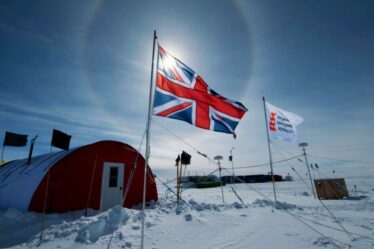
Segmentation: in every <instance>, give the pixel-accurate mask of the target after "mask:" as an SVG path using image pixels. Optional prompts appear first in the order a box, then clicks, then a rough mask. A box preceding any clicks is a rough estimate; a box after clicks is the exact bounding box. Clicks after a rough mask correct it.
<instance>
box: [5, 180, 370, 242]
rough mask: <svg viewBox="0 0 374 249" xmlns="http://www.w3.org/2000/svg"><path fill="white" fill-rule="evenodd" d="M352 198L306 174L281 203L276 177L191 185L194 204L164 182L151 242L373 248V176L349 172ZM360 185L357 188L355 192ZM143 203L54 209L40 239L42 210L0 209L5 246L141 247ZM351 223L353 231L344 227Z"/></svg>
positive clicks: (285, 189) (151, 221)
mask: <svg viewBox="0 0 374 249" xmlns="http://www.w3.org/2000/svg"><path fill="white" fill-rule="evenodd" d="M346 181H347V185H348V189H349V192H350V197H349V198H347V199H345V200H329V201H324V202H323V203H324V204H325V205H326V206H327V207H328V209H329V210H330V211H331V212H332V214H333V215H334V216H335V217H336V219H337V220H338V221H339V222H340V224H341V225H342V226H340V225H339V224H338V223H337V221H336V220H335V218H333V217H332V215H331V214H330V213H329V212H328V211H327V210H326V209H325V208H324V207H323V205H322V204H321V203H320V202H319V201H318V200H316V199H314V198H313V196H312V195H311V191H310V190H309V189H307V187H306V186H305V183H304V182H303V181H293V182H280V183H277V184H276V187H277V193H278V195H277V197H278V200H279V203H278V205H277V206H276V207H275V208H274V207H273V202H272V201H271V200H272V198H273V194H272V185H271V183H261V184H250V185H248V184H236V185H233V186H234V189H235V190H236V192H237V194H238V195H239V196H240V197H241V198H242V200H243V201H244V204H243V203H242V202H241V201H240V200H239V199H238V198H237V197H236V195H235V194H234V192H233V189H232V188H231V185H227V186H225V187H224V197H225V203H226V204H223V202H222V199H221V190H220V188H212V189H187V190H185V191H184V192H183V198H184V200H186V202H187V203H188V206H187V205H184V206H181V207H179V208H177V207H176V205H175V199H174V196H172V195H171V194H170V193H169V192H168V191H167V189H166V188H165V187H164V186H163V185H161V184H159V185H158V188H159V196H160V200H159V202H158V203H157V204H156V205H155V206H154V207H153V208H152V209H148V210H146V222H145V223H146V228H145V248H159V249H169V248H170V249H175V248H181V249H182V248H189V249H190V248H199V249H211V248H228V249H233V248H256V249H265V248H266V249H270V248H272V249H275V248H282V249H283V248H284V249H293V248H295V249H300V248H303V249H309V248H349V246H351V248H360V249H367V248H374V183H373V176H366V177H358V178H348V179H346ZM354 185H356V187H357V192H355V191H354ZM140 217H141V216H140V213H139V211H137V210H129V209H123V208H120V207H114V208H112V209H110V210H108V211H106V212H104V213H101V214H96V215H93V214H92V215H91V216H89V217H84V216H83V213H82V212H72V213H67V214H50V215H47V218H46V229H45V235H44V240H43V241H42V243H41V244H40V243H39V229H40V221H41V216H40V215H39V214H35V213H21V212H19V211H17V210H0V224H1V226H0V247H1V248H8V247H9V248H30V247H38V248H107V246H108V243H109V241H110V239H111V238H112V240H111V246H110V248H139V247H140V234H141V219H140ZM344 230H346V231H344Z"/></svg>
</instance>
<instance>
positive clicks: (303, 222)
mask: <svg viewBox="0 0 374 249" xmlns="http://www.w3.org/2000/svg"><path fill="white" fill-rule="evenodd" d="M235 178H236V179H238V180H239V181H240V182H242V183H245V184H246V185H247V186H248V187H249V189H251V190H253V191H255V192H256V193H257V194H259V195H260V196H262V197H263V198H265V199H266V200H268V201H270V202H273V201H272V200H271V199H270V198H268V197H267V196H266V195H264V194H263V193H261V192H260V191H258V190H257V189H255V188H253V187H252V186H250V184H248V183H246V182H244V181H243V180H241V179H240V178H238V177H235ZM276 210H278V211H280V212H283V213H286V214H288V215H290V216H292V217H294V218H295V219H296V220H298V221H299V222H301V223H302V224H304V225H305V226H307V227H308V228H309V229H311V230H313V231H314V232H316V233H318V234H319V235H321V236H322V237H324V238H325V239H327V240H328V241H330V242H331V243H332V244H333V245H334V246H335V247H337V248H342V247H341V246H339V245H338V244H336V243H335V242H334V241H336V242H339V243H341V244H342V245H345V246H348V247H351V245H349V244H347V243H344V242H341V241H339V240H337V239H334V238H331V237H328V236H327V235H325V234H323V233H322V232H320V231H318V230H317V229H316V228H314V227H312V226H311V225H309V224H308V223H306V222H305V221H303V220H302V219H300V218H299V217H298V216H296V215H295V214H292V213H291V212H289V211H288V210H285V209H276Z"/></svg>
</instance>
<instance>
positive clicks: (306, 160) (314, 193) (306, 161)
mask: <svg viewBox="0 0 374 249" xmlns="http://www.w3.org/2000/svg"><path fill="white" fill-rule="evenodd" d="M303 152H304V158H305V164H306V168H307V169H308V174H309V179H310V185H311V187H312V190H313V196H314V199H316V192H315V191H314V184H313V180H312V175H311V174H310V169H309V164H308V158H307V156H306V152H305V147H303Z"/></svg>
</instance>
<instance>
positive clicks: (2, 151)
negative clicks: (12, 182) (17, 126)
mask: <svg viewBox="0 0 374 249" xmlns="http://www.w3.org/2000/svg"><path fill="white" fill-rule="evenodd" d="M4 148H5V146H4V145H3V149H2V150H1V161H0V165H1V164H2V162H3V156H4Z"/></svg>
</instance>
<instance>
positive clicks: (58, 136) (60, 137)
mask: <svg viewBox="0 0 374 249" xmlns="http://www.w3.org/2000/svg"><path fill="white" fill-rule="evenodd" d="M70 138H71V136H70V135H68V134H66V133H63V132H62V131H59V130H56V129H53V134H52V141H51V145H52V146H54V147H57V148H60V149H63V150H69V145H70Z"/></svg>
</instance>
